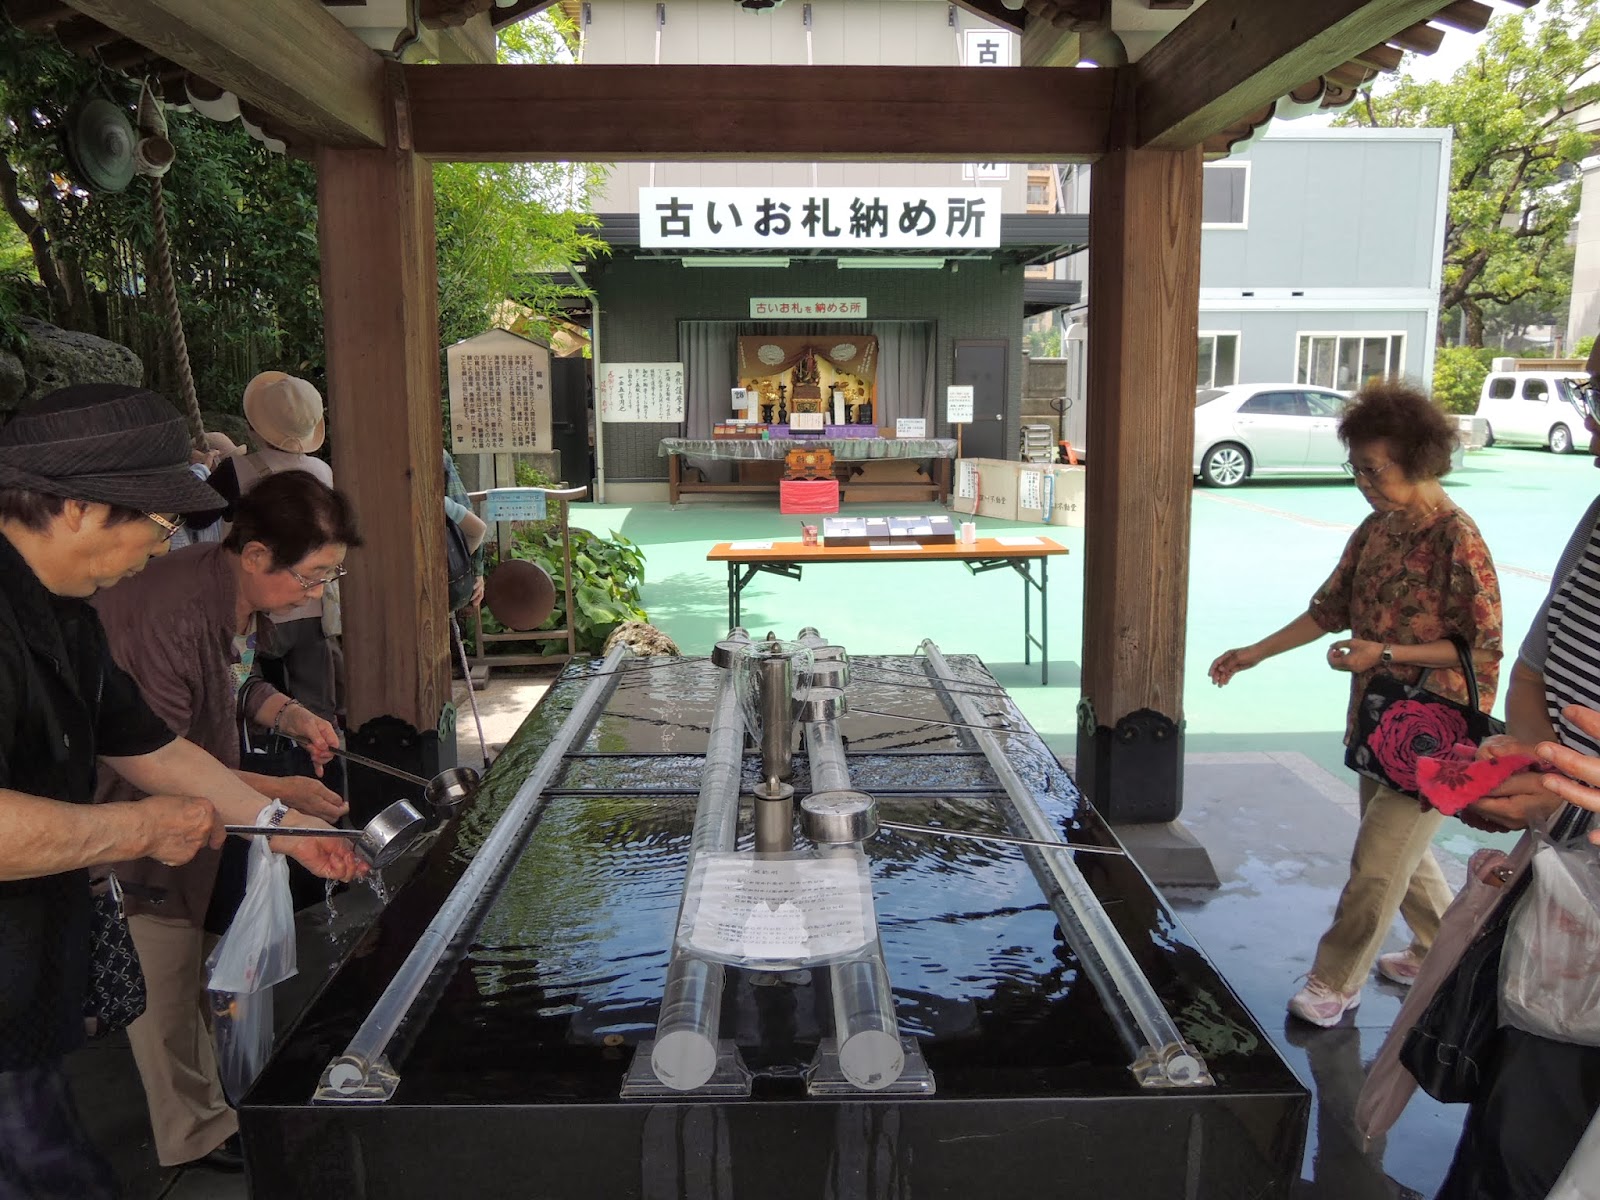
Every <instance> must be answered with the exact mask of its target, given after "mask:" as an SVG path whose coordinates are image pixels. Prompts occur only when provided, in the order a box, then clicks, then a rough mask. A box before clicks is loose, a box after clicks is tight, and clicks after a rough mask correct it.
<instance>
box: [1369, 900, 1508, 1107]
mask: <svg viewBox="0 0 1600 1200" xmlns="http://www.w3.org/2000/svg"><path fill="white" fill-rule="evenodd" d="M1532 876H1533V872H1532V871H1531V870H1528V871H1524V872H1523V873H1522V875H1521V876H1520V877H1519V878H1518V879H1517V881H1516V882H1515V883H1514V884H1512V885H1511V887H1510V888H1509V889H1507V891H1506V894H1505V895H1504V896H1503V897H1501V899H1500V903H1499V904H1497V905H1496V906H1495V910H1494V911H1493V912H1492V913H1490V914H1489V919H1488V920H1486V921H1485V922H1484V923H1483V927H1482V928H1481V929H1479V931H1478V936H1477V937H1476V938H1475V939H1474V940H1473V941H1472V943H1471V944H1470V945H1469V946H1468V947H1467V948H1466V949H1465V950H1463V951H1462V952H1461V957H1460V958H1459V959H1457V960H1456V965H1455V967H1454V969H1453V970H1451V972H1450V974H1449V975H1448V976H1447V977H1446V978H1445V980H1444V982H1442V983H1441V984H1440V985H1439V990H1438V991H1436V992H1435V993H1434V994H1433V999H1432V1000H1430V1001H1428V1007H1427V1008H1425V1009H1423V1010H1422V1015H1421V1016H1419V1017H1418V1018H1417V1021H1416V1024H1415V1025H1413V1026H1412V1027H1411V1029H1410V1031H1409V1032H1407V1034H1406V1039H1405V1041H1404V1042H1402V1043H1401V1045H1400V1064H1401V1065H1402V1066H1403V1067H1405V1069H1406V1070H1408V1071H1410V1072H1411V1075H1412V1077H1413V1078H1414V1079H1415V1080H1416V1081H1417V1086H1418V1087H1420V1088H1421V1089H1422V1090H1423V1091H1425V1092H1427V1093H1428V1095H1430V1096H1432V1097H1433V1098H1434V1099H1435V1100H1437V1101H1439V1102H1440V1103H1441V1104H1470V1103H1472V1101H1474V1100H1476V1099H1477V1098H1478V1097H1479V1095H1480V1094H1481V1092H1482V1089H1483V1083H1484V1080H1485V1079H1486V1078H1487V1076H1488V1068H1489V1064H1490V1063H1491V1062H1492V1061H1493V1058H1494V1051H1495V1047H1496V1046H1497V1045H1498V1043H1499V1041H1500V951H1501V950H1502V949H1503V948H1504V946H1505V944H1506V929H1507V927H1508V926H1509V925H1510V924H1511V914H1512V912H1513V910H1515V908H1516V906H1517V901H1518V900H1519V899H1521V897H1522V893H1523V891H1524V890H1526V888H1527V886H1528V880H1529V879H1531V878H1532Z"/></svg>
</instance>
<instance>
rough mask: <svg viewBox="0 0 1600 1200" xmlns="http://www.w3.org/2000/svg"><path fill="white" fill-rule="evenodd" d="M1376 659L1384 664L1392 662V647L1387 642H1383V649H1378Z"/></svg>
mask: <svg viewBox="0 0 1600 1200" xmlns="http://www.w3.org/2000/svg"><path fill="white" fill-rule="evenodd" d="M1378 661H1379V662H1381V663H1384V664H1385V665H1387V664H1389V663H1392V662H1394V647H1393V646H1391V645H1389V643H1388V642H1385V643H1384V644H1383V649H1382V650H1380V651H1378Z"/></svg>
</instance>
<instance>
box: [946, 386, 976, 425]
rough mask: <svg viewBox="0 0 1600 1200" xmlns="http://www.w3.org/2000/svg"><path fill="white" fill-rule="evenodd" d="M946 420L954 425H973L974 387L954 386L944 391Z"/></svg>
mask: <svg viewBox="0 0 1600 1200" xmlns="http://www.w3.org/2000/svg"><path fill="white" fill-rule="evenodd" d="M944 419H945V420H946V421H948V422H949V423H950V424H952V425H970V424H971V423H972V385H971V384H970V383H965V384H953V385H952V386H950V387H947V388H945V390H944Z"/></svg>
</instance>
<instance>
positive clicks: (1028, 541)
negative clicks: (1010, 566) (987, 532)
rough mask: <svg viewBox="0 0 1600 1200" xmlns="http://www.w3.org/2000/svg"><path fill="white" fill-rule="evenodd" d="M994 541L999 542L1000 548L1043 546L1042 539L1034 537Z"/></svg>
mask: <svg viewBox="0 0 1600 1200" xmlns="http://www.w3.org/2000/svg"><path fill="white" fill-rule="evenodd" d="M995 541H997V542H999V543H1000V544H1001V545H1002V546H1042V545H1044V539H1043V538H1036V537H1008V538H995Z"/></svg>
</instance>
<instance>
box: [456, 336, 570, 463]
mask: <svg viewBox="0 0 1600 1200" xmlns="http://www.w3.org/2000/svg"><path fill="white" fill-rule="evenodd" d="M445 358H446V361H447V362H448V364H449V376H450V380H449V382H450V444H451V449H453V450H454V451H455V452H456V453H458V454H465V453H472V452H478V453H484V454H526V453H533V452H536V451H547V450H549V449H550V448H551V441H550V351H549V349H548V348H547V347H546V346H544V345H542V344H540V343H539V342H535V341H532V340H530V339H528V338H524V337H519V336H517V335H516V334H514V333H509V332H507V331H506V330H504V329H491V330H489V331H488V332H487V333H482V334H479V335H478V336H477V337H473V338H468V339H466V340H465V341H462V342H457V343H456V344H455V345H454V346H451V347H450V348H449V349H448V350H446V351H445Z"/></svg>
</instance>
